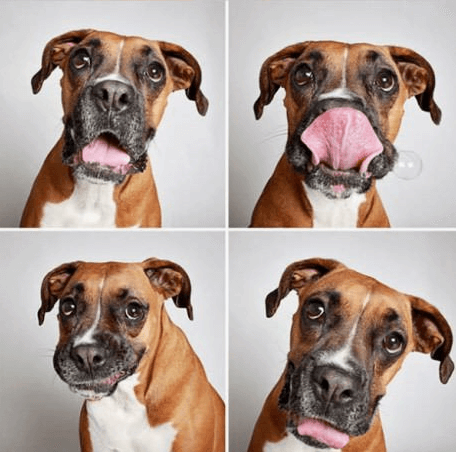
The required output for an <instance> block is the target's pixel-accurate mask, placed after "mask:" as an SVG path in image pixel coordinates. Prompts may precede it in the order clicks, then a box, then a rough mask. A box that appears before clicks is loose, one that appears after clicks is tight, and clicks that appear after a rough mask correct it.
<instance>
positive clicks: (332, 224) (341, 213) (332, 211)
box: [305, 185, 366, 228]
mask: <svg viewBox="0 0 456 452" xmlns="http://www.w3.org/2000/svg"><path fill="white" fill-rule="evenodd" d="M305 191H306V195H307V199H308V200H309V202H310V204H311V206H312V211H313V227H314V228H356V226H357V225H358V218H359V208H360V206H361V204H363V203H364V202H365V201H366V195H365V194H364V193H363V194H358V193H353V194H352V195H350V196H349V197H348V198H346V199H339V198H336V199H330V198H328V197H327V196H325V195H324V194H323V193H321V192H320V191H319V190H314V189H312V188H310V187H308V186H307V185H305Z"/></svg>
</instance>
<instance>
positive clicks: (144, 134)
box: [32, 30, 208, 183]
mask: <svg viewBox="0 0 456 452" xmlns="http://www.w3.org/2000/svg"><path fill="white" fill-rule="evenodd" d="M57 66H59V67H60V68H61V69H62V71H63V77H62V80H61V86H62V104H63V110H64V116H63V122H64V126H65V130H64V138H65V145H64V149H63V154H62V159H63V162H64V163H65V164H67V165H69V166H70V167H72V168H74V172H75V174H76V176H77V177H83V178H92V179H97V180H105V181H111V182H115V183H120V182H122V181H123V180H124V178H125V176H126V175H127V174H133V173H136V172H141V171H144V169H145V167H146V162H147V148H148V145H149V143H150V141H151V140H152V139H153V137H154V135H155V132H156V129H157V127H158V124H159V123H160V120H161V118H162V116H163V113H164V109H165V107H166V103H167V97H168V95H169V94H170V93H171V92H172V91H175V90H179V89H185V90H186V94H187V97H188V98H189V99H191V100H194V101H195V102H196V106H197V109H198V112H199V113H200V114H202V115H204V114H205V113H206V111H207V106H208V102H207V99H206V98H205V97H204V95H203V93H202V92H201V90H200V84H201V69H200V67H199V64H198V62H197V61H196V60H195V58H194V57H193V56H192V55H191V54H190V53H188V52H187V51H186V50H185V49H183V48H182V47H180V46H177V45H175V44H170V43H167V42H159V41H149V40H146V39H143V38H139V37H130V36H120V35H116V34H114V33H107V32H100V31H95V30H78V31H72V32H69V33H66V34H64V35H61V36H58V37H56V38H54V39H53V40H51V41H50V42H49V43H48V44H47V45H46V48H45V50H44V53H43V62H42V68H41V69H40V71H39V72H38V73H37V74H36V75H35V76H34V77H33V79H32V87H33V91H34V93H37V92H38V91H39V90H40V89H41V86H42V84H43V82H44V80H45V79H46V78H47V77H48V76H49V75H50V74H51V72H52V71H53V69H54V68H55V67H57Z"/></svg>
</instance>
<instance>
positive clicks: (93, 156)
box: [82, 138, 130, 169]
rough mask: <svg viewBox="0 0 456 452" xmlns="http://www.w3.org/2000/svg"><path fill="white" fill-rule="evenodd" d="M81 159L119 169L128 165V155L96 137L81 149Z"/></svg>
mask: <svg viewBox="0 0 456 452" xmlns="http://www.w3.org/2000/svg"><path fill="white" fill-rule="evenodd" d="M82 160H83V161H84V162H86V163H90V162H93V163H99V164H100V165H103V166H109V167H111V168H113V169H119V168H122V167H123V166H124V165H128V163H129V162H130V156H129V155H128V154H127V153H126V152H124V151H121V150H120V149H118V148H116V147H114V146H112V145H110V144H109V143H108V142H106V141H105V140H103V139H101V138H97V139H96V140H94V141H92V143H90V144H88V145H87V146H86V147H85V148H84V149H83V150H82Z"/></svg>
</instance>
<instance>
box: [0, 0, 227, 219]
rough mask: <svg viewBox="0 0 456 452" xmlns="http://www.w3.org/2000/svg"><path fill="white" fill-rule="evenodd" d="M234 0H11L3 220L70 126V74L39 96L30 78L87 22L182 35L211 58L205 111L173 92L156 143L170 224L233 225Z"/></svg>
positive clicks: (3, 92) (158, 35) (0, 198)
mask: <svg viewBox="0 0 456 452" xmlns="http://www.w3.org/2000/svg"><path fill="white" fill-rule="evenodd" d="M224 16H225V15H224V3H223V2H214V1H197V2H193V1H192V2H182V1H181V2H175V1H163V2H156V1H139V2H137V1H125V2H123V1H94V2H89V1H79V2H78V1H65V2H58V1H53V2H52V1H29V2H25V1H14V2H9V1H1V2H0V17H1V19H2V26H1V28H0V42H1V44H2V45H1V48H0V58H1V61H2V70H1V71H0V99H1V102H2V114H1V117H0V148H1V152H0V174H1V177H0V212H1V217H0V227H2V226H3V227H16V226H18V224H19V220H20V216H21V213H22V209H23V207H24V205H25V201H26V199H27V196H28V194H29V192H30V188H31V185H32V183H33V180H34V179H35V176H36V174H37V173H38V170H39V168H40V167H41V164H42V162H43V161H44V159H45V157H46V155H47V153H48V152H49V151H50V150H51V148H52V147H53V146H54V144H55V142H56V141H57V139H58V138H59V137H60V134H61V132H62V122H61V117H62V107H61V103H60V86H59V80H60V76H61V71H60V69H58V68H57V69H56V70H55V71H54V73H53V74H52V75H51V77H49V79H48V80H46V82H45V83H44V85H43V88H42V90H41V91H40V93H39V94H38V95H37V96H34V95H33V94H32V90H31V85H30V80H31V78H32V76H33V75H34V74H35V73H36V72H37V71H38V69H39V68H40V64H41V55H42V51H43V48H44V46H45V45H46V43H47V42H48V41H49V40H50V39H52V38H53V37H55V36H57V35H59V34H61V33H64V32H67V31H70V30H74V29H80V28H98V29H101V30H108V31H113V32H117V33H119V34H127V35H138V36H144V37H146V38H149V39H158V40H165V41H169V42H174V43H176V44H179V45H181V46H183V47H184V48H186V49H187V50H188V51H189V52H190V53H192V54H193V55H194V56H195V58H196V59H197V60H198V61H199V63H200V65H201V67H202V73H203V83H202V86H201V88H202V91H203V93H204V94H205V95H206V97H207V98H208V99H209V110H208V112H207V115H206V116H205V117H202V116H200V115H199V114H198V112H197V111H196V107H195V103H194V102H192V101H189V100H188V99H187V97H186V96H185V94H184V91H177V92H175V93H172V94H171V95H170V97H169V99H168V106H167V109H166V111H165V115H164V117H163V120H162V122H161V124H160V126H159V128H158V132H157V135H156V138H155V140H154V142H153V143H152V144H151V146H150V148H149V155H150V157H151V159H152V170H153V173H154V177H155V181H156V184H157V188H158V194H159V198H160V202H161V206H162V215H163V226H165V227H223V226H224V225H225V133H224V130H225V118H224V113H225V102H224V95H225V67H224V64H225V54H224V49H225V39H224V25H225V19H224Z"/></svg>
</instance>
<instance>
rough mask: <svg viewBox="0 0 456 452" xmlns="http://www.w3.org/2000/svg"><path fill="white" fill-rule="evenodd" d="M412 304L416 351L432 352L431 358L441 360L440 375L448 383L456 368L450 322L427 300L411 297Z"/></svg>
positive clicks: (442, 380) (443, 381) (441, 379)
mask: <svg viewBox="0 0 456 452" xmlns="http://www.w3.org/2000/svg"><path fill="white" fill-rule="evenodd" d="M410 301H411V306H412V320H413V334H414V340H415V349H414V351H417V352H421V353H430V354H431V358H432V359H434V360H436V361H440V368H439V376H440V381H441V382H442V383H447V382H448V380H449V379H450V377H451V374H452V373H453V370H454V364H453V361H452V360H451V358H450V356H449V355H450V351H451V346H452V344H453V335H452V333H451V328H450V326H449V325H448V322H447V321H446V320H445V318H444V317H443V315H442V314H441V313H440V312H439V310H438V309H437V308H435V307H434V306H432V305H431V304H429V303H428V302H427V301H424V300H422V299H421V298H417V297H413V296H411V297H410Z"/></svg>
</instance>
